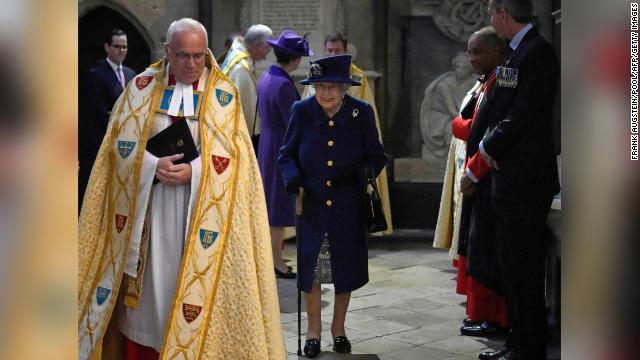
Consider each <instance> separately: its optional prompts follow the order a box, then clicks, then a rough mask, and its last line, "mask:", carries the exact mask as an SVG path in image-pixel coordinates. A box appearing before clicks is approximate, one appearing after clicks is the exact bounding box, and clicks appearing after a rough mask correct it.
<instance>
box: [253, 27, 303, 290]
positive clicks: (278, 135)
mask: <svg viewBox="0 0 640 360" xmlns="http://www.w3.org/2000/svg"><path fill="white" fill-rule="evenodd" d="M305 37H306V36H305ZM305 37H301V36H299V35H298V34H296V33H295V32H293V31H292V30H284V31H283V32H282V34H280V36H279V37H278V39H277V40H267V41H268V42H269V44H270V45H271V47H272V48H273V53H274V54H275V55H276V60H277V63H276V64H274V65H271V67H270V68H269V71H267V72H266V73H265V74H264V75H262V77H261V78H260V81H259V82H258V113H259V114H260V119H262V125H261V135H260V145H259V147H258V165H259V166H260V173H261V174H262V184H263V185H264V193H265V198H266V200H267V211H268V213H269V226H270V233H271V247H272V251H273V262H274V266H275V272H276V276H277V277H281V278H285V279H293V278H295V277H296V274H295V273H294V272H292V271H291V268H289V267H288V266H287V265H286V264H285V263H284V261H283V259H282V241H283V240H284V228H285V227H286V226H294V225H295V197H294V196H293V195H291V194H288V193H287V192H286V190H285V188H284V182H283V180H282V174H281V173H280V169H278V166H277V159H278V151H279V150H280V147H281V146H282V141H283V140H284V133H285V130H286V129H287V125H289V119H290V117H291V105H293V103H294V102H295V101H297V100H300V95H299V94H298V90H296V86H295V84H294V82H293V80H292V79H291V77H290V76H289V74H290V73H291V72H292V71H294V70H295V69H297V68H298V65H300V59H301V58H302V56H310V55H313V52H312V51H311V49H309V43H308V42H307V40H306V39H305Z"/></svg>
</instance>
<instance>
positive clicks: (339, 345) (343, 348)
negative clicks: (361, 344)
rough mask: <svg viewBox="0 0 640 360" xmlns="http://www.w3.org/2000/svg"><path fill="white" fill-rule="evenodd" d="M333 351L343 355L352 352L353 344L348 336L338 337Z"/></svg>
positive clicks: (335, 338)
mask: <svg viewBox="0 0 640 360" xmlns="http://www.w3.org/2000/svg"><path fill="white" fill-rule="evenodd" d="M333 351H335V352H337V353H341V354H346V353H350V352H351V343H350V342H349V339H347V337H346V336H336V337H334V338H333Z"/></svg>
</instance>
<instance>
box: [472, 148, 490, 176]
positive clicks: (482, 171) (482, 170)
mask: <svg viewBox="0 0 640 360" xmlns="http://www.w3.org/2000/svg"><path fill="white" fill-rule="evenodd" d="M467 168H468V169H469V171H471V172H472V173H473V175H474V176H475V177H476V178H477V179H478V180H480V179H482V178H483V177H484V176H485V175H487V174H488V173H489V172H490V171H491V166H489V164H487V163H486V162H485V161H484V159H483V158H482V154H480V151H477V152H476V153H475V154H473V156H472V157H471V158H470V159H469V161H467Z"/></svg>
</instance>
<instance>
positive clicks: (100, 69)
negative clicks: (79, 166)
mask: <svg viewBox="0 0 640 360" xmlns="http://www.w3.org/2000/svg"><path fill="white" fill-rule="evenodd" d="M122 71H123V72H124V78H125V84H128V83H129V81H131V79H133V77H134V76H136V73H135V71H133V70H132V69H131V68H128V67H126V66H124V65H123V66H122ZM86 91H87V95H88V96H87V99H88V108H87V110H88V116H89V117H88V118H87V119H81V121H87V122H88V124H87V125H89V126H88V129H89V137H90V143H91V154H92V157H91V158H92V159H95V155H96V154H97V152H98V149H99V148H100V144H101V143H102V139H103V138H104V133H105V131H106V130H107V123H108V122H109V116H110V115H111V109H112V108H113V105H114V104H115V103H116V100H118V97H120V94H122V92H123V91H124V89H123V88H122V85H121V84H120V81H119V80H118V77H117V76H116V73H115V72H114V71H113V69H112V68H111V66H110V65H109V63H108V62H107V61H106V60H103V61H101V62H100V63H99V64H98V65H97V66H96V67H94V68H93V69H91V71H90V72H89V76H88V81H87V89H86ZM92 162H93V161H92Z"/></svg>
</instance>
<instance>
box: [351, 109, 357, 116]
mask: <svg viewBox="0 0 640 360" xmlns="http://www.w3.org/2000/svg"><path fill="white" fill-rule="evenodd" d="M351 116H352V117H356V116H358V109H353V111H352V112H351Z"/></svg>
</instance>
